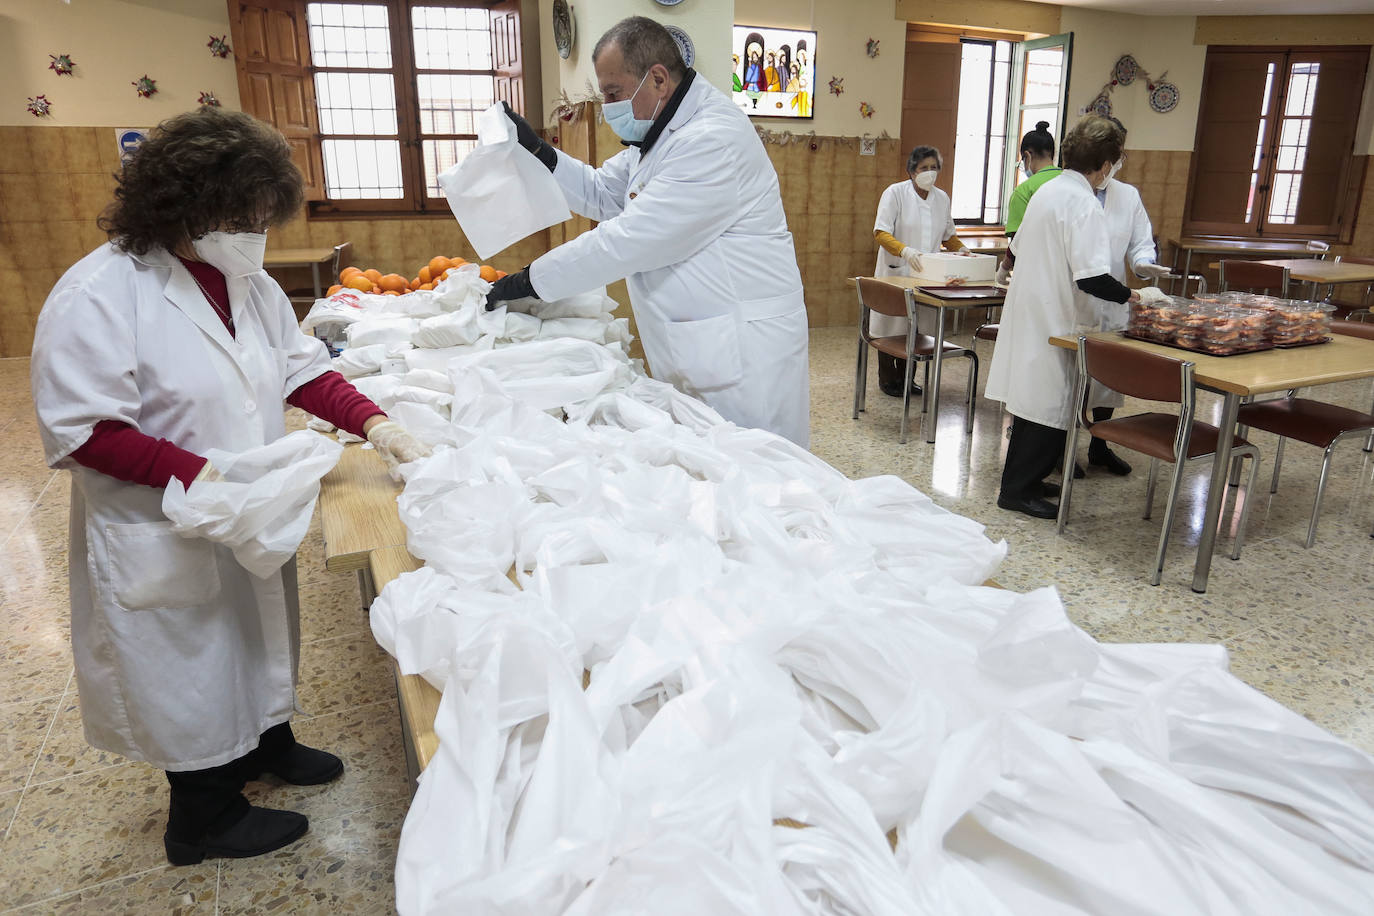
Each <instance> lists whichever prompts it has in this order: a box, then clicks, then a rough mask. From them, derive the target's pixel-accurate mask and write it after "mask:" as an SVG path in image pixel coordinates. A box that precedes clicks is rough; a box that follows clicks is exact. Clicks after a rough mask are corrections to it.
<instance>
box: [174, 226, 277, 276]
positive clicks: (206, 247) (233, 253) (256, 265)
mask: <svg viewBox="0 0 1374 916" xmlns="http://www.w3.org/2000/svg"><path fill="white" fill-rule="evenodd" d="M191 247H192V248H193V249H194V250H195V252H196V257H198V258H200V259H201V260H202V261H204V262H205V263H206V264H209V265H210V266H211V267H213V268H215V269H216V270H218V271H219V272H220V273H222V274H224V276H225V278H226V279H229V280H234V279H238V278H240V277H246V276H249V275H250V274H255V273H257V272H258V271H260V270H262V259H263V255H265V254H266V253H267V233H266V232H207V233H205V234H204V235H202V236H201V237H200V238H198V239H196V240H195V241H194V242H192V243H191Z"/></svg>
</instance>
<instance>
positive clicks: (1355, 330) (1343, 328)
mask: <svg viewBox="0 0 1374 916" xmlns="http://www.w3.org/2000/svg"><path fill="white" fill-rule="evenodd" d="M1331 333H1333V334H1344V335H1346V336H1347V337H1363V338H1364V339H1365V340H1374V320H1370V321H1333V322H1331ZM1369 412H1370V413H1374V405H1371V406H1370V408H1369ZM1364 450H1365V451H1366V452H1374V430H1371V431H1370V433H1369V438H1368V439H1366V440H1365V442H1364Z"/></svg>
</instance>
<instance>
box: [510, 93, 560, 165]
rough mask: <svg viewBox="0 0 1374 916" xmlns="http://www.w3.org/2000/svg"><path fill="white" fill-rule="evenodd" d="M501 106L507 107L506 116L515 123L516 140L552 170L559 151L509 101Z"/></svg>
mask: <svg viewBox="0 0 1374 916" xmlns="http://www.w3.org/2000/svg"><path fill="white" fill-rule="evenodd" d="M501 107H502V108H504V109H506V117H508V118H510V119H511V121H512V122H514V124H515V139H516V142H517V143H519V144H520V145H521V146H523V147H524V148H525V149H527V150H529V151H530V152H531V153H533V154H534V158H536V159H538V160H539V161H540V162H542V163H544V166H545V168H547V169H548V170H549V171H550V172H552V171H553V170H554V169H555V168H556V167H557V166H558V153H556V152H554V149H553V147H552V146H550V145H549V144H547V143H545V142H544V139H543V138H542V137H540V136H539V135H538V134H537V133H535V132H534V128H533V127H531V126H530V122H529V121H526V120H525V119H524V118H522V117H520V115H518V114H516V113H515V110H514V109H513V108H511V107H510V103H509V102H502V103H501Z"/></svg>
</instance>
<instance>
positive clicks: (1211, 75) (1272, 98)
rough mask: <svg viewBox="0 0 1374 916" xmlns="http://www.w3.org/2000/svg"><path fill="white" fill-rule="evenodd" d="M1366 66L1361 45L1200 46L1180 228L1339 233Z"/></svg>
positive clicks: (1344, 227)
mask: <svg viewBox="0 0 1374 916" xmlns="http://www.w3.org/2000/svg"><path fill="white" fill-rule="evenodd" d="M1368 62H1369V51H1368V49H1360V50H1350V49H1334V50H1323V49H1320V48H1287V49H1283V48H1280V49H1269V48H1266V49H1253V50H1251V49H1230V48H1227V49H1211V50H1209V51H1208V54H1207V69H1206V76H1205V78H1204V83H1203V92H1202V110H1201V112H1200V114H1199V118H1198V138H1197V144H1196V152H1195V154H1194V163H1193V176H1192V186H1191V191H1190V193H1189V204H1188V206H1189V209H1188V214H1187V216H1186V217H1185V227H1184V231H1185V232H1187V233H1190V234H1215V235H1237V236H1269V237H1275V236H1293V237H1300V238H1301V237H1308V238H1327V239H1331V240H1337V239H1340V238H1344V237H1348V234H1349V233H1350V232H1351V231H1352V229H1353V222H1354V201H1353V200H1352V198H1353V196H1354V194H1355V192H1356V190H1357V189H1356V188H1355V187H1354V185H1356V184H1358V182H1357V181H1353V180H1352V174H1351V173H1352V163H1353V159H1352V155H1353V143H1354V131H1355V124H1356V122H1357V121H1358V120H1359V108H1360V96H1361V93H1362V91H1363V88H1364V77H1365V69H1366V67H1367V65H1368ZM1240 138H1245V139H1244V140H1241V139H1240ZM1251 138H1253V140H1252V139H1251Z"/></svg>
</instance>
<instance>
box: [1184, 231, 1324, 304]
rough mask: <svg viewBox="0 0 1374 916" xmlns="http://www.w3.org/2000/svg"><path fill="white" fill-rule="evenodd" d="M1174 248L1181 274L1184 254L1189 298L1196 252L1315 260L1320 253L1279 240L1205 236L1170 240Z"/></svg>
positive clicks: (1299, 243)
mask: <svg viewBox="0 0 1374 916" xmlns="http://www.w3.org/2000/svg"><path fill="white" fill-rule="evenodd" d="M1168 242H1169V244H1170V245H1173V246H1174V263H1173V272H1174V273H1179V270H1178V254H1179V252H1180V251H1182V252H1183V272H1182V276H1183V295H1184V296H1187V295H1188V271H1189V269H1190V268H1191V266H1192V263H1193V252H1195V251H1196V252H1198V253H1199V254H1235V255H1248V256H1251V257H1254V256H1264V255H1268V256H1271V257H1272V256H1275V255H1285V254H1287V255H1307V256H1308V257H1309V258H1310V257H1314V256H1315V255H1316V254H1318V252H1314V251H1310V250H1309V249H1308V247H1307V243H1306V242H1297V241H1280V240H1277V239H1209V238H1206V237H1205V236H1184V237H1183V238H1181V239H1169V240H1168Z"/></svg>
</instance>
